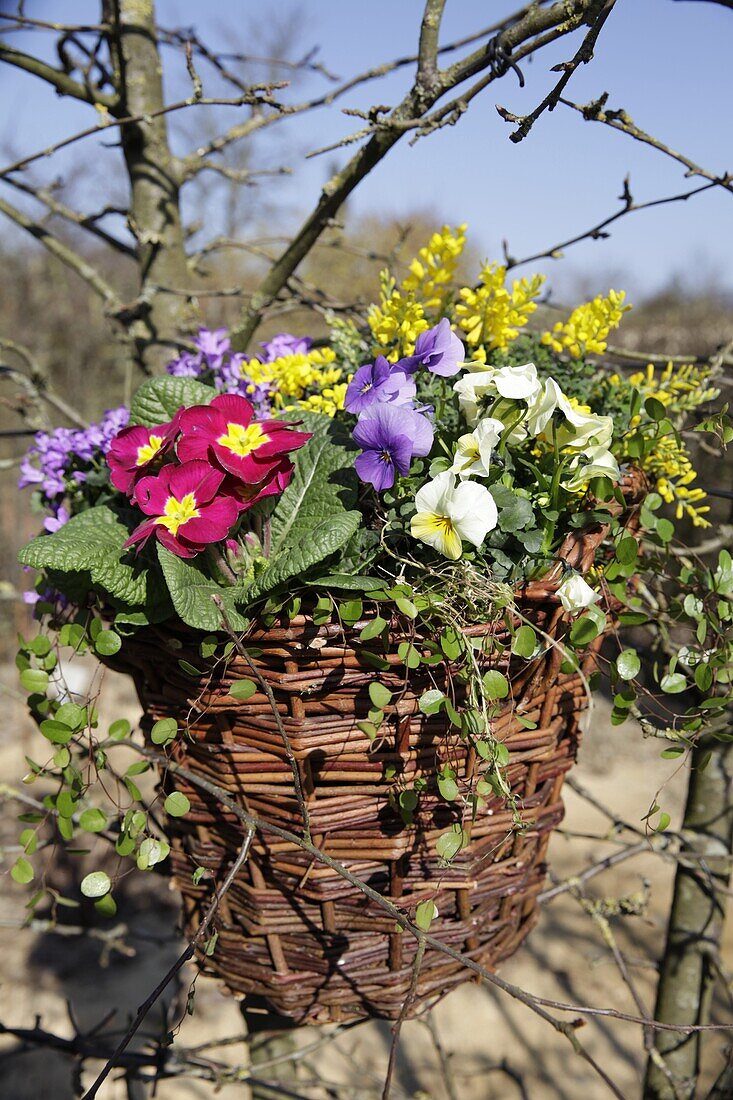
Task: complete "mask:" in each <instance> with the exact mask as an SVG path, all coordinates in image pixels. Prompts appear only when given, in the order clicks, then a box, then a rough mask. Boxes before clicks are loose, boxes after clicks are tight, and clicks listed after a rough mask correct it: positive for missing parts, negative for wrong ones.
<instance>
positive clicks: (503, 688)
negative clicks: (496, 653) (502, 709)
mask: <svg viewBox="0 0 733 1100" xmlns="http://www.w3.org/2000/svg"><path fill="white" fill-rule="evenodd" d="M483 685H484V694H485V695H486V698H487V699H488V700H489V702H492V703H493V702H495V701H496V700H497V699H506V697H507V695H508V694H509V681H508V680H507V678H506V676H505V675H504V674H503V673H502V672H498V671H497V670H496V669H490V670H489V672H485V673H484V677H483Z"/></svg>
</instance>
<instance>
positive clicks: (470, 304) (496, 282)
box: [456, 263, 545, 363]
mask: <svg viewBox="0 0 733 1100" xmlns="http://www.w3.org/2000/svg"><path fill="white" fill-rule="evenodd" d="M480 279H481V281H480V284H479V286H478V287H477V288H476V289H474V288H473V287H464V288H463V289H462V290H461V292H460V297H461V299H462V300H461V302H459V303H458V305H457V306H456V317H457V318H458V323H459V324H460V326H461V328H462V329H463V331H464V333H465V334H466V343H467V344H468V345H469V347H470V348H471V350H472V353H473V358H474V359H475V360H477V361H478V362H481V363H485V362H486V354H487V352H489V351H494V350H497V349H503V348H506V347H507V345H508V344H509V342H510V341H511V340H515V339H516V338H517V336H518V335H519V330H520V328H522V327H523V326H524V325H526V323H527V321H528V319H529V317H530V314H532V313H534V311H535V310H536V309H537V304H536V302H535V301H534V299H535V298H536V297H537V296H538V294H539V292H540V288H541V287H542V284H543V282H544V281H545V278H544V275H532V276H531V278H523V279H515V280H514V282H513V283H512V286H511V290H509V289H508V288H507V287H506V286H505V285H504V284H505V280H506V268H505V267H502V266H501V265H500V264H496V263H492V264H486V265H485V266H484V267H483V268H482V269H481V276H480Z"/></svg>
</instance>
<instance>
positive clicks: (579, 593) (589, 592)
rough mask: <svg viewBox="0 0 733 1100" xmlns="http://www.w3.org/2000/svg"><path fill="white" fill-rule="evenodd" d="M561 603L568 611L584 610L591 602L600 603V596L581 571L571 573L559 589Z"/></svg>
mask: <svg viewBox="0 0 733 1100" xmlns="http://www.w3.org/2000/svg"><path fill="white" fill-rule="evenodd" d="M557 594H558V596H559V597H560V603H561V604H562V605H563V607H564V608H565V610H566V611H571V612H572V611H583V610H585V608H586V607H590V606H591V604H594V603H598V601H599V599H600V596H599V594H598V593H597V592H594V591H593V589H592V588H591V586H590V585H589V584H586V582H585V581H584V580H583V578H582V577H581V575H580V573H570V574H569V575H568V576H567V577H566V578H565V580H564V581H563V582H562V584H561V585H560V587H559V588H558V590H557Z"/></svg>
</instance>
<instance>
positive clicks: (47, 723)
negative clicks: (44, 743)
mask: <svg viewBox="0 0 733 1100" xmlns="http://www.w3.org/2000/svg"><path fill="white" fill-rule="evenodd" d="M40 729H41V733H42V734H43V736H44V737H45V738H46V739H47V740H48V741H50V742H51V744H52V745H66V744H68V742H69V741H70V740H71V738H72V737H73V736H74V731H73V730H72V729H71V728H70V727H69V726H67V725H66V723H65V722H57V721H56V719H55V718H45V719H44V720H43V722H41V726H40Z"/></svg>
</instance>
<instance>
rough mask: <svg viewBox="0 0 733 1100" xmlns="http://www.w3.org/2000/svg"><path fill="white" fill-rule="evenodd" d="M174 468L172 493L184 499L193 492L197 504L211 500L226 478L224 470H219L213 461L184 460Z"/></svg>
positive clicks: (177, 497)
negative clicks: (213, 464)
mask: <svg viewBox="0 0 733 1100" xmlns="http://www.w3.org/2000/svg"><path fill="white" fill-rule="evenodd" d="M172 469H173V473H172V474H171V477H170V492H171V494H172V495H173V496H174V497H175V498H176V500H182V499H183V497H185V496H187V495H188V493H193V495H194V497H195V498H196V503H197V505H201V504H206V503H207V502H208V501H210V500H211V498H212V497H213V496H214V494H215V493H216V491H217V489H218V488H219V486H220V485H221V483H222V481H223V480H224V472H223V471H222V470H217V469H215V468H214V467H213V466H212V465H211V463H209V462H203V461H201V460H198V459H196V460H194V461H193V462H183V463H182V464H181V465H180V466H175V467H173V468H172Z"/></svg>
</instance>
